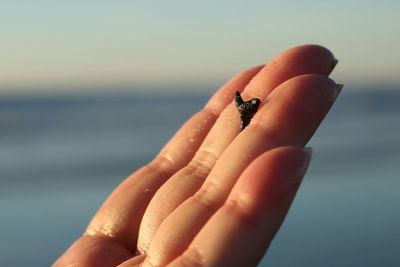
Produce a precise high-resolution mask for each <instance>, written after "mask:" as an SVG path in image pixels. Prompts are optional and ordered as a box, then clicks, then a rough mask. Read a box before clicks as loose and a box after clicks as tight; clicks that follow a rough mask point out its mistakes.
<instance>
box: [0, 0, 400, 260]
mask: <svg viewBox="0 0 400 267" xmlns="http://www.w3.org/2000/svg"><path fill="white" fill-rule="evenodd" d="M399 10H400V2H399V1H388V0H386V1H341V0H338V1H335V2H333V1H302V2H301V4H300V2H297V3H295V2H294V1H282V0H280V1H246V2H245V1H226V0H224V1H218V2H217V1H201V2H200V1H199V2H193V1H168V2H167V1H164V2H162V1H157V2H154V1H89V0H88V1H74V0H70V1H44V0H43V1H41V0H38V1H2V2H1V8H0V48H1V49H0V69H1V71H0V235H1V239H0V266H48V265H50V264H51V263H52V262H53V261H54V260H55V259H56V258H57V257H58V256H59V255H60V254H62V253H63V252H64V251H65V250H66V248H67V247H68V246H69V245H70V244H71V243H72V242H73V241H74V240H75V239H76V238H77V237H78V236H79V235H80V234H81V233H82V231H83V230H84V229H85V227H86V225H87V223H88V222H89V220H90V218H91V217H92V216H93V214H94V213H95V211H96V210H97V209H98V207H99V206H100V205H101V203H102V202H103V201H104V200H105V198H106V196H107V195H108V194H109V193H110V192H111V191H112V190H113V188H114V187H115V186H116V185H118V184H119V183H120V182H121V180H122V179H124V178H125V177H126V176H127V175H128V174H130V173H131V172H132V171H133V170H135V169H136V168H138V167H139V166H141V165H142V164H144V163H146V162H147V161H149V160H150V159H151V158H152V157H154V155H155V154H156V153H157V152H158V150H159V149H160V148H161V146H162V145H163V144H164V143H165V142H166V140H168V139H169V137H170V136H171V135H173V133H174V132H175V130H176V129H177V127H178V126H179V125H181V124H182V123H183V122H184V121H185V119H186V118H187V117H188V116H190V115H191V114H192V113H193V112H195V111H196V110H198V109H199V108H200V107H201V106H202V105H203V104H204V103H205V102H206V100H207V98H208V97H209V96H210V95H211V94H212V92H213V91H215V90H216V89H217V88H218V87H219V86H220V85H222V84H223V82H224V81H226V80H228V79H229V78H230V77H232V76H233V75H234V74H235V73H237V72H239V71H240V70H243V69H245V68H248V67H250V66H254V65H258V64H261V63H264V62H267V61H268V60H269V59H271V58H272V57H273V56H275V55H276V54H277V53H279V52H281V51H283V50H285V49H287V48H290V47H292V46H296V45H300V44H305V43H316V44H320V45H324V46H326V47H328V48H329V49H330V50H331V51H332V52H333V53H334V54H335V56H336V57H337V58H338V59H339V64H338V65H337V67H336V69H335V71H334V73H333V75H332V77H333V79H334V80H336V81H337V82H338V83H344V84H345V87H344V89H343V91H342V94H341V95H340V96H339V99H338V100H337V103H336V104H335V106H334V107H333V108H332V110H331V112H330V113H329V115H328V116H327V118H326V120H325V121H324V122H323V124H322V125H321V128H320V129H319V131H318V132H317V133H316V135H315V136H314V138H313V139H312V141H311V142H310V144H309V145H310V146H312V147H313V148H314V156H313V160H312V163H311V167H310V170H309V172H308V174H307V176H306V178H305V181H304V183H303V185H302V187H301V189H300V192H299V193H298V195H297V198H296V201H295V203H294V205H293V207H292V208H291V212H290V213H289V215H288V217H287V220H286V221H285V223H284V225H283V226H282V228H281V230H280V232H279V233H278V235H277V236H276V238H275V240H274V242H273V244H272V246H271V248H270V250H269V252H268V254H267V256H266V257H265V258H264V260H263V262H262V263H261V264H260V266H399V265H400V258H399V255H398V252H399V251H398V248H399V243H400V230H399V228H398V226H399V225H400V212H399V211H400V210H399V201H400V194H399V188H400V181H399V170H398V169H399V167H398V165H399V162H400V138H399V136H400V123H399V122H400V116H399V115H400V105H399V101H400V75H399V74H400V67H399V62H400V52H399V48H400V30H399V27H398V11H399ZM148 105H152V106H153V109H152V110H146V113H145V114H144V113H143V108H144V107H145V106H148ZM139 114H140V115H139ZM166 114H177V115H176V116H167V115H166Z"/></svg>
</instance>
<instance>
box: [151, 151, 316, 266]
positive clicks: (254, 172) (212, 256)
mask: <svg viewBox="0 0 400 267" xmlns="http://www.w3.org/2000/svg"><path fill="white" fill-rule="evenodd" d="M310 156H311V155H310V153H309V150H304V149H300V148H295V147H284V148H277V149H273V150H270V151H268V152H266V153H264V154H262V155H261V156H259V157H258V158H257V159H256V160H254V161H253V162H252V163H251V164H250V166H249V167H248V168H247V169H246V170H245V171H244V172H243V174H242V175H241V177H240V178H239V180H238V182H237V184H236V185H235V187H234V189H233V190H232V193H231V194H230V196H229V198H228V200H227V201H226V202H225V204H224V205H223V206H222V207H221V208H220V209H219V210H218V211H217V213H216V214H215V215H214V216H212V218H211V219H210V220H209V221H208V222H207V224H206V225H205V226H204V228H203V229H201V231H200V233H199V234H198V235H197V236H196V238H195V239H194V240H193V242H192V243H191V244H190V246H189V247H188V248H187V249H186V250H185V252H184V253H183V254H182V255H181V256H179V257H178V258H177V259H176V260H174V261H173V262H172V263H171V264H170V265H168V266H170V267H174V266H232V267H235V266H238V267H239V266H256V265H257V264H258V263H259V261H260V260H261V258H262V257H263V255H264V254H265V251H266V250H267V248H268V245H269V244H270V242H271V240H272V239H273V237H274V235H275V233H276V231H277V230H278V228H279V227H280V225H281V224H282V222H283V220H284V218H285V216H286V213H287V211H288V209H289V207H290V205H291V202H292V200H293V198H294V196H295V194H296V192H297V189H298V187H299V185H300V183H301V180H302V177H303V176H304V173H305V171H306V169H307V166H308V163H309V160H310ZM144 266H146V265H144Z"/></svg>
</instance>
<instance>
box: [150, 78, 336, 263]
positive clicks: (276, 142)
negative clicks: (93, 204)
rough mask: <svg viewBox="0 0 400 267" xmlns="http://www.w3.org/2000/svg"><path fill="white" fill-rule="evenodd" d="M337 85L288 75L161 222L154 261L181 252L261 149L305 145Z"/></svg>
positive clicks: (152, 255)
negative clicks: (195, 187)
mask: <svg viewBox="0 0 400 267" xmlns="http://www.w3.org/2000/svg"><path fill="white" fill-rule="evenodd" d="M338 88H339V87H338V86H337V85H336V84H335V83H334V82H333V81H332V80H330V79H329V78H327V77H325V76H322V75H316V74H308V75H302V76H298V77H295V78H292V79H290V80H289V81H287V82H285V83H283V84H282V85H280V86H279V87H278V88H276V89H275V91H274V92H273V93H272V94H271V95H270V96H269V97H268V99H267V100H266V103H265V104H264V105H263V106H261V108H260V110H259V111H258V112H257V114H256V115H255V117H254V119H253V121H252V122H251V123H250V125H249V126H248V128H246V130H245V131H243V132H242V133H241V134H240V135H239V136H238V137H237V138H236V139H235V140H234V141H233V142H232V143H231V145H230V146H229V147H228V148H227V149H226V150H225V151H224V153H223V154H222V156H221V157H220V159H219V160H218V162H217V163H216V165H215V166H214V168H213V170H212V171H211V172H210V174H209V176H208V177H207V179H206V180H205V182H204V184H203V185H202V186H201V189H200V190H199V191H198V192H197V193H196V194H194V195H193V196H191V197H189V198H188V199H187V200H186V201H185V202H183V204H181V205H180V206H179V207H178V208H176V209H175V210H174V211H173V212H172V213H171V214H170V216H168V217H167V218H166V219H165V220H164V221H163V223H162V224H161V226H160V227H159V229H158V231H157V233H156V235H155V236H154V238H153V241H152V242H151V244H150V247H149V249H148V251H147V255H148V257H149V258H151V259H152V262H153V263H156V264H159V265H165V264H166V263H168V262H169V260H171V259H172V258H174V257H176V256H177V255H179V254H180V253H181V252H182V251H183V250H184V249H185V248H186V247H187V245H188V244H189V243H190V242H191V240H192V239H193V238H194V236H195V235H196V234H197V233H198V231H199V230H200V228H201V227H202V226H203V225H204V224H205V223H206V221H207V220H208V219H209V218H210V217H211V216H212V215H213V214H214V212H215V211H216V210H217V209H218V208H219V207H220V206H221V205H222V204H223V203H224V201H225V200H226V197H227V196H228V194H229V192H230V191H231V189H232V187H233V185H234V184H235V182H236V180H237V178H238V177H239V175H240V174H241V173H242V172H243V171H244V170H245V169H246V167H247V166H248V164H249V163H250V162H252V161H253V160H254V159H255V158H256V157H258V156H259V155H260V154H261V153H263V152H264V151H266V150H268V149H271V148H273V147H277V146H283V145H294V146H303V145H304V144H305V143H306V142H307V140H308V139H309V138H310V137H311V135H312V134H313V133H314V131H315V130H316V129H317V127H318V125H319V124H320V122H321V121H322V119H323V118H324V116H325V115H326V113H327V112H328V111H329V109H330V107H331V105H332V104H333V102H334V100H335V99H336V97H337V94H338Z"/></svg>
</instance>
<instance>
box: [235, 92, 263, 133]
mask: <svg viewBox="0 0 400 267" xmlns="http://www.w3.org/2000/svg"><path fill="white" fill-rule="evenodd" d="M234 100H235V106H236V109H237V110H238V111H239V113H240V130H241V131H243V129H244V128H246V126H247V125H249V123H250V121H251V118H252V117H253V115H254V114H255V113H256V112H257V109H258V106H259V105H260V102H261V101H260V99H258V98H252V99H250V100H248V101H244V100H243V98H242V97H241V96H240V93H239V92H236V93H235V96H234Z"/></svg>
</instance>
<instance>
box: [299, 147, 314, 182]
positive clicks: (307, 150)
mask: <svg viewBox="0 0 400 267" xmlns="http://www.w3.org/2000/svg"><path fill="white" fill-rule="evenodd" d="M302 149H303V151H304V153H305V157H304V159H303V166H302V168H301V170H300V172H301V173H302V175H304V174H305V173H306V171H307V168H308V165H309V164H310V161H311V157H312V154H313V149H312V147H304V148H302Z"/></svg>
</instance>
